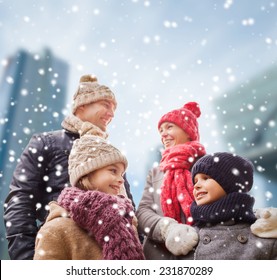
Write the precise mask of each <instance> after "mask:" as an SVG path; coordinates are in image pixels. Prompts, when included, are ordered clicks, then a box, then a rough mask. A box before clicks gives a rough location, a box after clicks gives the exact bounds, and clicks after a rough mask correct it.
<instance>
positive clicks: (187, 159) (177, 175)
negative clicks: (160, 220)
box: [160, 141, 206, 224]
mask: <svg viewBox="0 0 277 280" xmlns="http://www.w3.org/2000/svg"><path fill="white" fill-rule="evenodd" d="M205 154H206V151H205V148H204V146H203V145H202V144H200V143H199V142H197V141H191V142H187V143H185V144H180V145H176V146H173V147H171V148H168V149H166V150H165V151H164V152H163V155H162V159H161V162H160V168H161V170H162V171H163V172H165V175H164V179H163V183H162V186H161V191H162V192H161V206H162V211H163V213H164V215H165V216H166V217H170V218H173V219H175V220H176V221H178V222H179V223H181V209H182V211H183V213H184V214H185V217H186V223H187V224H192V219H191V214H190V205H191V203H192V202H193V200H194V198H193V182H192V179H191V173H190V169H191V167H192V165H193V164H194V162H195V161H196V160H197V159H198V158H199V157H201V156H203V155H205ZM189 218H190V219H189Z"/></svg>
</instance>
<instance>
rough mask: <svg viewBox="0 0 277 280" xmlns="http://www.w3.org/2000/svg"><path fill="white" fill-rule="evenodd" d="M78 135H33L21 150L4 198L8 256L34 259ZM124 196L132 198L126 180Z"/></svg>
mask: <svg viewBox="0 0 277 280" xmlns="http://www.w3.org/2000/svg"><path fill="white" fill-rule="evenodd" d="M76 138H79V135H78V134H75V133H72V132H69V131H64V130H57V131H53V132H46V133H41V134H35V135H33V137H32V138H31V140H30V142H29V144H28V145H27V147H26V148H25V150H24V151H23V153H22V155H21V157H20V162H19V163H18V165H17V167H16V169H15V171H14V174H13V179H12V182H11V185H10V193H9V195H8V197H7V199H6V201H5V202H6V205H7V207H6V208H5V213H4V220H5V225H6V232H7V239H8V249H9V255H10V258H11V259H17V260H22V259H33V256H34V248H35V239H36V234H37V232H38V227H39V224H41V223H43V222H44V221H45V219H46V216H47V214H48V212H47V210H48V209H47V207H48V206H47V205H48V203H49V202H50V201H52V200H56V199H57V197H58V195H59V194H60V192H61V190H62V189H63V188H64V187H66V186H69V176H68V156H69V153H70V150H71V147H72V144H73V141H74V140H75V139H76ZM125 188H126V192H127V195H128V196H129V198H130V199H131V200H132V201H133V199H132V195H131V193H130V186H129V184H128V182H127V180H125Z"/></svg>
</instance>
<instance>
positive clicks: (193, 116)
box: [158, 102, 201, 141]
mask: <svg viewBox="0 0 277 280" xmlns="http://www.w3.org/2000/svg"><path fill="white" fill-rule="evenodd" d="M200 115H201V111H200V107H199V104H198V103H196V102H188V103H186V104H185V105H184V106H183V107H182V108H180V109H176V110H173V111H170V112H168V113H166V114H164V115H163V116H162V117H161V119H160V121H159V123H158V129H160V126H161V125H162V123H164V122H171V123H174V124H176V125H178V126H179V127H180V128H182V129H183V130H184V131H185V132H186V133H187V135H188V136H189V137H190V140H191V141H199V138H200V137H199V131H198V122H197V118H199V117H200Z"/></svg>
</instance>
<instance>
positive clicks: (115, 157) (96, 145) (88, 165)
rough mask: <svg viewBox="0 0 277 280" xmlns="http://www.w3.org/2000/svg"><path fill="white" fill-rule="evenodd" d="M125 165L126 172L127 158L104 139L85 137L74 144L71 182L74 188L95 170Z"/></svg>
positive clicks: (69, 165)
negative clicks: (112, 165)
mask: <svg viewBox="0 0 277 280" xmlns="http://www.w3.org/2000/svg"><path fill="white" fill-rule="evenodd" d="M119 162H120V163H123V164H124V168H125V170H126V168H127V165H128V162H127V159H126V157H125V156H124V155H123V154H122V153H121V152H120V151H119V150H118V149H117V148H115V147H114V146H112V145H111V144H109V143H107V141H105V140H104V139H103V138H101V137H97V136H94V135H88V134H86V135H84V136H81V138H80V139H77V140H75V141H74V143H73V147H72V150H71V152H70V155H69V160H68V172H69V180H70V183H71V185H72V186H76V184H77V182H78V181H79V180H80V178H82V177H83V176H85V175H87V174H89V173H91V172H92V171H94V170H97V169H100V168H102V167H105V166H107V165H111V164H114V163H119Z"/></svg>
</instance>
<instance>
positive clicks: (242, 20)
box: [0, 0, 277, 259]
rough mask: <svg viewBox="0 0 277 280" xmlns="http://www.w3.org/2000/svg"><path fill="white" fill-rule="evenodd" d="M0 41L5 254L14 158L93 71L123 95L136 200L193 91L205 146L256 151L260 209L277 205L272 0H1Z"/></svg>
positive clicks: (121, 118) (276, 19) (120, 134)
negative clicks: (166, 132)
mask: <svg viewBox="0 0 277 280" xmlns="http://www.w3.org/2000/svg"><path fill="white" fill-rule="evenodd" d="M0 41H1V49H0V63H1V64H0V96H1V102H0V206H1V207H0V209H1V210H0V217H1V218H0V259H8V254H7V242H6V239H5V227H4V222H3V209H4V201H5V198H6V196H7V194H8V191H9V184H10V180H11V177H12V173H13V170H14V168H15V166H16V164H17V161H18V159H19V157H20V155H21V153H22V151H23V149H24V147H25V146H26V144H27V143H28V141H29V139H30V137H31V135H32V134H33V133H36V132H42V131H48V130H56V129H60V128H61V127H60V123H61V121H62V119H63V118H64V117H65V116H66V115H67V114H68V113H69V112H70V108H71V99H72V96H73V94H74V91H75V89H76V88H77V85H78V81H79V78H80V76H81V75H83V74H86V73H93V74H95V75H96V76H97V77H98V80H99V83H101V84H105V85H107V86H109V87H110V88H111V89H112V90H113V91H114V92H115V94H116V97H117V100H118V109H117V111H116V115H115V118H114V120H113V122H112V123H111V124H110V126H109V129H108V132H109V139H110V141H111V142H112V143H113V144H114V145H116V146H117V147H118V148H119V149H121V150H122V151H123V152H124V153H125V154H126V156H127V158H128V160H129V167H128V170H127V178H128V180H129V182H130V185H131V190H132V193H133V196H134V200H135V202H136V204H137V205H138V203H139V201H140V198H141V195H142V191H143V188H144V183H145V179H146V176H147V172H148V170H149V169H150V168H151V167H152V166H154V165H157V164H158V162H159V158H160V148H161V145H160V139H159V134H158V131H157V123H158V120H159V118H160V117H161V116H162V114H164V113H165V112H168V111H169V110H172V109H175V108H179V107H181V106H182V105H183V104H184V103H186V102H188V101H196V102H198V103H199V104H200V107H201V110H202V115H201V117H200V119H199V125H200V134H201V142H202V143H203V144H205V146H206V148H207V152H208V153H212V152H217V151H231V152H234V153H237V154H240V155H243V156H246V157H248V158H249V159H251V160H252V161H253V163H254V164H255V182H254V187H253V190H252V194H253V195H254V196H255V199H256V203H255V207H256V208H260V207H277V172H276V171H277V129H276V125H277V124H276V121H277V102H276V100H277V63H276V58H277V3H276V1H275V0H274V1H267V0H261V1H247V0H241V1H232V0H226V1H209V0H208V1H189V0H187V1H186V0H184V1H170V0H164V1H150V0H149V1H146V0H122V1H121V0H119V1H117V0H105V1H104V0H103V1H93V0H91V1H89V0H87V1H78V2H76V1H71V0H68V1H39V0H37V1H30V0H26V1H15V0H9V1H5V0H2V1H0ZM38 207H39V205H38Z"/></svg>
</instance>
